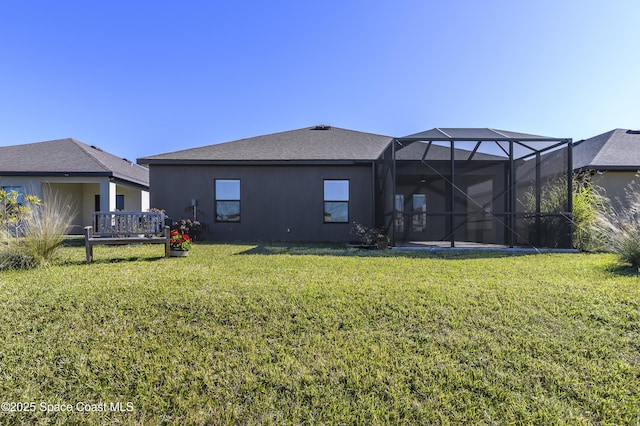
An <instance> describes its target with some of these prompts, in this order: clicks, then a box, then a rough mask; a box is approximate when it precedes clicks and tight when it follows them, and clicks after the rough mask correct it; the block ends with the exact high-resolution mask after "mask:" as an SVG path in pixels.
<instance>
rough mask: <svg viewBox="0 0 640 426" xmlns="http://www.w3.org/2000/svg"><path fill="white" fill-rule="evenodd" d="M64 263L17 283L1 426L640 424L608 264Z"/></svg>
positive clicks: (619, 300) (226, 257)
mask: <svg viewBox="0 0 640 426" xmlns="http://www.w3.org/2000/svg"><path fill="white" fill-rule="evenodd" d="M63 254H64V257H65V258H64V260H63V263H62V264H60V265H59V266H55V267H50V268H45V269H38V270H32V271H9V272H0V329H1V333H0V342H1V343H0V367H1V369H0V378H1V379H0V401H1V402H14V404H11V405H9V406H6V405H3V411H4V410H5V408H7V407H8V408H9V410H10V411H9V412H0V423H3V424H21V423H22V424H34V423H36V424H37V423H40V424H67V423H72V424H145V425H146V424H174V423H175V424H389V423H391V424H397V423H406V424H529V423H533V424H558V423H559V424H563V423H564V424H585V425H587V424H596V425H597V424H603V425H605V424H611V425H614V424H615V425H620V424H632V425H636V424H638V422H639V421H640V278H639V277H638V275H637V274H636V273H635V272H634V271H630V270H628V269H625V268H622V267H618V266H616V264H615V259H614V258H613V257H611V256H609V255H583V254H545V255H529V256H502V255H496V254H493V255H488V254H476V255H459V256H456V255H434V254H416V253H411V254H400V253H392V252H391V251H386V252H385V253H382V254H380V253H378V252H375V251H363V252H359V251H355V250H354V249H351V250H347V249H345V248H343V247H331V246H313V247H305V246H300V245H296V246H293V247H288V246H284V245H267V246H265V245H222V244H211V245H206V244H196V245H195V247H194V248H193V250H192V251H191V253H190V256H189V257H187V258H182V259H164V258H160V257H159V256H161V254H162V247H161V246H132V247H122V246H121V247H103V246H100V247H96V248H95V259H96V262H95V263H94V264H91V265H85V264H84V263H83V262H84V248H83V247H69V248H65V250H64V253H63ZM18 403H35V407H34V405H29V404H27V405H24V404H18ZM56 404H58V405H56ZM67 405H69V406H71V408H69V407H67ZM25 407H26V409H28V410H30V409H31V408H33V407H34V409H33V410H32V411H29V412H24V411H15V410H18V409H20V410H24V409H25ZM63 408H65V409H68V410H66V411H60V410H62V409H63ZM118 409H119V410H118ZM11 410H14V411H11Z"/></svg>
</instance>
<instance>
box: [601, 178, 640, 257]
mask: <svg viewBox="0 0 640 426" xmlns="http://www.w3.org/2000/svg"><path fill="white" fill-rule="evenodd" d="M639 190H640V188H638V185H637V183H635V182H632V183H631V184H629V185H628V187H627V190H626V198H627V205H628V206H629V207H627V208H624V209H614V208H610V209H609V210H608V211H607V212H606V214H605V213H602V212H601V213H599V214H598V220H597V223H596V225H595V229H596V232H597V233H598V234H599V235H601V236H602V238H603V243H604V245H605V251H609V252H611V253H615V254H616V255H617V256H618V259H619V260H620V261H621V262H622V263H625V264H628V265H631V266H632V267H634V268H640V192H638V191H639Z"/></svg>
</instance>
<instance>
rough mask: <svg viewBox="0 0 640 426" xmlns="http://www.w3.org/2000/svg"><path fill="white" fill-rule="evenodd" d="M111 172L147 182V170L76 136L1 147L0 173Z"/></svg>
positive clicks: (123, 177)
mask: <svg viewBox="0 0 640 426" xmlns="http://www.w3.org/2000/svg"><path fill="white" fill-rule="evenodd" d="M66 173H68V174H72V175H76V176H82V175H97V176H113V177H114V178H118V179H122V180H126V181H129V182H133V183H136V184H139V185H143V186H149V170H148V169H147V168H145V167H142V166H139V165H137V164H135V163H132V162H131V161H129V160H125V159H123V158H120V157H117V156H115V155H113V154H109V153H108V152H105V151H103V150H101V149H99V148H96V147H94V146H89V145H87V144H84V143H82V142H80V141H77V140H75V139H71V138H69V139H58V140H53V141H47V142H37V143H29V144H24V145H12V146H3V147H0V175H35V176H38V175H42V176H47V175H58V174H66Z"/></svg>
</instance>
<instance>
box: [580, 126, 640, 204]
mask: <svg viewBox="0 0 640 426" xmlns="http://www.w3.org/2000/svg"><path fill="white" fill-rule="evenodd" d="M573 167H574V170H575V171H576V172H579V171H583V170H589V171H593V172H594V174H593V177H592V179H593V182H594V184H596V185H598V186H600V187H601V188H603V189H604V190H605V191H606V193H605V195H606V196H607V197H608V198H609V199H610V200H612V201H614V202H616V201H617V200H619V201H620V203H621V205H620V207H628V205H627V203H626V193H625V191H626V190H627V188H628V185H629V184H630V183H631V182H633V181H639V182H640V179H638V172H639V171H640V131H638V130H627V129H615V130H611V131H610V132H607V133H603V134H601V135H598V136H594V137H592V138H589V139H585V140H581V141H578V142H576V143H574V146H573Z"/></svg>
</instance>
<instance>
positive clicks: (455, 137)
mask: <svg viewBox="0 0 640 426" xmlns="http://www.w3.org/2000/svg"><path fill="white" fill-rule="evenodd" d="M571 165H572V159H571V139H568V138H548V137H543V136H535V135H528V134H522V133H514V132H507V131H501V130H493V129H467V128H455V129H453V128H447V129H444V128H441V129H439V128H436V129H432V130H428V131H425V132H422V133H418V134H415V135H410V136H407V137H403V138H399V139H396V140H395V141H394V143H393V144H392V146H391V147H390V148H389V149H388V150H387V152H385V154H384V155H383V156H382V157H381V159H380V161H379V164H378V167H377V171H378V172H377V173H378V175H377V178H378V179H377V180H378V189H379V192H378V194H381V200H380V201H379V202H378V204H377V209H378V214H377V217H378V218H381V220H379V222H383V223H379V224H381V225H382V226H384V227H385V228H386V230H387V232H388V233H389V235H390V236H391V239H392V241H393V243H394V244H395V245H412V244H413V245H424V246H441V247H442V246H446V247H465V246H467V247H468V246H471V247H474V246H502V247H536V248H542V247H549V248H571V234H572V225H571V224H572V221H571V217H572V215H571V211H572V205H571V190H572V167H571Z"/></svg>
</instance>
